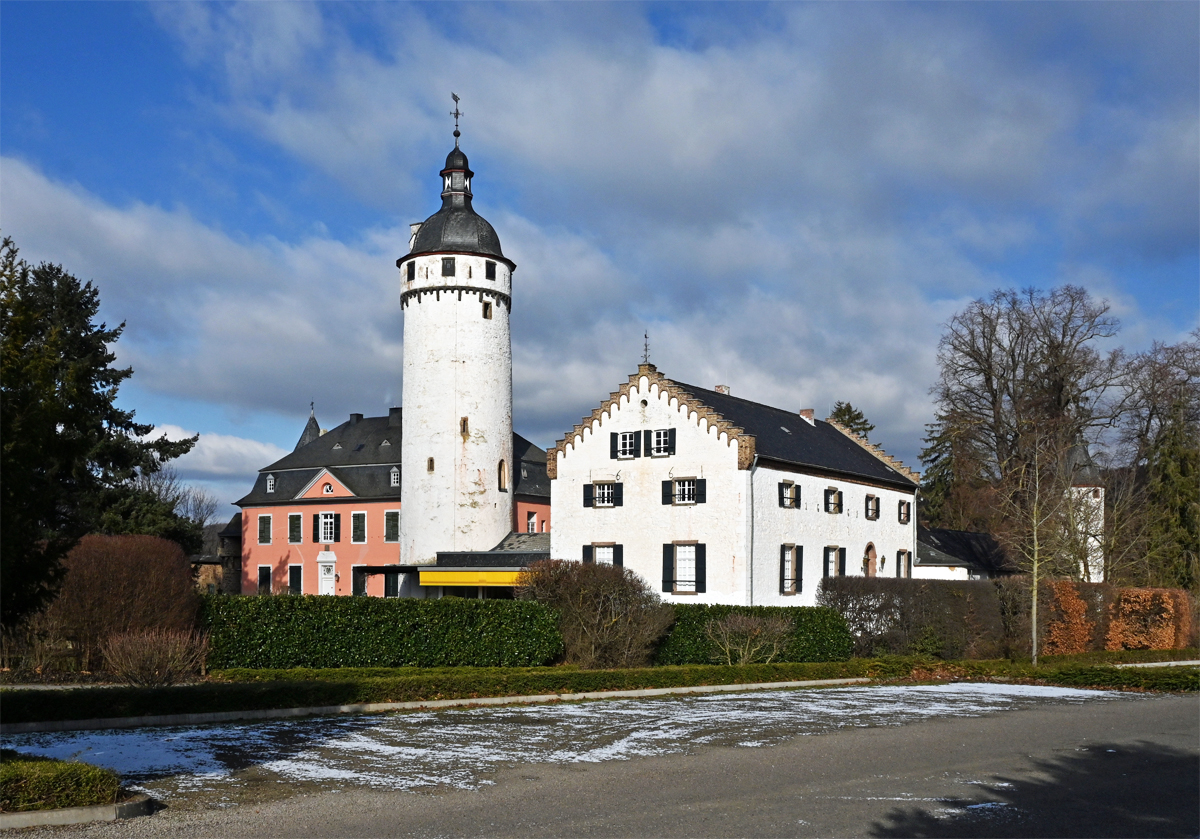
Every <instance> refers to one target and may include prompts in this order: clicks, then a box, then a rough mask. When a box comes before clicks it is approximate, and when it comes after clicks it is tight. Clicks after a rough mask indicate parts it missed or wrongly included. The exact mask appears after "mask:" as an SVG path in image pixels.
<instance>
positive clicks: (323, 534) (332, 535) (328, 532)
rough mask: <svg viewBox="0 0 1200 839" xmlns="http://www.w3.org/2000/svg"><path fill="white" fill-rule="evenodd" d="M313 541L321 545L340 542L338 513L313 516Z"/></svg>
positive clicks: (340, 524) (340, 518)
mask: <svg viewBox="0 0 1200 839" xmlns="http://www.w3.org/2000/svg"><path fill="white" fill-rule="evenodd" d="M313 541H314V542H320V543H322V544H326V545H328V544H330V543H331V542H340V541H342V516H341V514H340V513H314V514H313Z"/></svg>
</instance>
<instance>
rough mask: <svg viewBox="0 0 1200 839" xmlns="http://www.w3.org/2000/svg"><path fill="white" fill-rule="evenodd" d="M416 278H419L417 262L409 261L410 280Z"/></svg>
mask: <svg viewBox="0 0 1200 839" xmlns="http://www.w3.org/2000/svg"><path fill="white" fill-rule="evenodd" d="M416 278H417V263H415V262H409V263H408V281H409V282H410V283H411V282H412V281H413V280H415V279H416Z"/></svg>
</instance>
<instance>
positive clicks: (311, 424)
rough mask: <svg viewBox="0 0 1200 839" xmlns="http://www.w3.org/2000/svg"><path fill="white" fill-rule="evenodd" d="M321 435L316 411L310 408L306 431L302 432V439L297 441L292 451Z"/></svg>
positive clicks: (305, 426)
mask: <svg viewBox="0 0 1200 839" xmlns="http://www.w3.org/2000/svg"><path fill="white" fill-rule="evenodd" d="M320 436H321V426H320V425H318V424H317V415H316V412H314V411H311V410H310V411H309V412H308V422H307V423H305V425H304V431H303V432H301V434H300V439H299V440H297V441H296V445H295V447H294V448H293V449H292V451H296V449H298V448H300V447H301V446H307V445H308V444H309V443H311V442H312V441H313V440H315V439H317V438H318V437H320Z"/></svg>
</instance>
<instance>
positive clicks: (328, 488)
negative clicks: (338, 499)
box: [321, 484, 333, 495]
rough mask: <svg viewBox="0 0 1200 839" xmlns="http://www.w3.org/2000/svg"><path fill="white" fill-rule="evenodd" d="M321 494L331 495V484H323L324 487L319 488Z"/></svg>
mask: <svg viewBox="0 0 1200 839" xmlns="http://www.w3.org/2000/svg"><path fill="white" fill-rule="evenodd" d="M321 492H323V493H325V494H326V495H333V484H325V486H323V487H321Z"/></svg>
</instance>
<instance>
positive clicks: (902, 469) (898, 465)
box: [825, 417, 921, 484]
mask: <svg viewBox="0 0 1200 839" xmlns="http://www.w3.org/2000/svg"><path fill="white" fill-rule="evenodd" d="M825 422H827V423H829V424H830V425H832V426H833V427H834V428H836V429H837V430H838V431H840V432H842V433H843V434H845V435H846V436H847V437H849V438H850V439H851V440H853V441H854V442H856V443H858V444H859V445H860V446H862V447H863V448H864V449H866V450H867V451H869V452H870V453H871V454H873V455H874V456H875V457H877V458H879V459H880V460H882V461H883V462H884V463H885V464H887V465H888V466H890V467H891V468H893V469H895V470H896V471H897V472H899V473H900V474H902V475H904V476H905V477H906V478H908V479H909V480H910V481H912V482H913V483H915V484H919V483H921V473H920V472H914V471H913V470H912V469H909V468H908V467H907V466H905V465H904V463H903V462H902V461H899V460H897V459H896V458H894V457H892V456H891V455H890V454H888V453H887V452H885V451H884V450H883V447H882V446H877V445H875V444H874V443H872V442H870V441H869V440H867V438H865V437H861V436H859V435H858V434H855V433H854V432H853V431H851V430H850V429H849V428H846V426H844V425H842V424H841V423H840V422H838V421H837V420H835V419H833V418H832V417H829V418H827V419H826V420H825Z"/></svg>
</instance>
